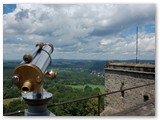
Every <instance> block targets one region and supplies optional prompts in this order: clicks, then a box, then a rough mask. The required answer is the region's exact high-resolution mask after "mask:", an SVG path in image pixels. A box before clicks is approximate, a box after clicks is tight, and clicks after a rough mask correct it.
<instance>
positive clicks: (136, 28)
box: [136, 26, 138, 63]
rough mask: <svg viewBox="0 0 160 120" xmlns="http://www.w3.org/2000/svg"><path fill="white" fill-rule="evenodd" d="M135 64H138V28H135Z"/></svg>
mask: <svg viewBox="0 0 160 120" xmlns="http://www.w3.org/2000/svg"><path fill="white" fill-rule="evenodd" d="M136 63H138V26H137V28H136Z"/></svg>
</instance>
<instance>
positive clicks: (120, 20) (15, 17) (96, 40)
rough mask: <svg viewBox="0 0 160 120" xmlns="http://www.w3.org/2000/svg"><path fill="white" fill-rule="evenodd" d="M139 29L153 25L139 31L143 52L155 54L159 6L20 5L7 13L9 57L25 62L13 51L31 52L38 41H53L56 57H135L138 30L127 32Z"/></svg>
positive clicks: (6, 39) (4, 21)
mask: <svg viewBox="0 0 160 120" xmlns="http://www.w3.org/2000/svg"><path fill="white" fill-rule="evenodd" d="M137 25H138V26H141V28H145V27H146V26H147V25H148V27H152V31H150V33H148V32H147V31H146V29H144V30H143V31H141V32H140V36H141V37H140V41H139V44H140V46H141V47H140V51H155V33H154V31H153V30H154V29H153V28H154V26H155V5H154V4H121V5H118V4H53V5H52V4H17V8H16V9H15V10H14V11H13V12H10V13H8V14H4V15H3V28H4V51H5V52H4V53H5V56H4V59H17V58H21V56H20V54H17V51H13V50H12V49H16V48H17V47H19V48H18V49H19V51H22V52H25V53H26V52H28V51H27V50H32V49H33V47H34V45H35V44H36V43H37V42H50V43H52V44H53V45H54V47H55V52H54V53H53V54H54V55H53V56H54V58H67V59H69V58H71V59H83V58H84V59H112V58H113V59H114V58H121V59H127V58H129V59H130V58H134V57H135V53H134V51H135V32H133V33H134V34H128V35H127V34H126V35H123V34H124V33H127V30H128V29H134V27H136V26H137ZM150 25H151V26H150ZM144 36H145V37H144ZM148 43H149V44H148ZM16 45H17V46H16ZM146 45H147V47H146ZM8 47H9V48H10V49H8ZM26 47H27V48H26ZM10 51H12V54H10V53H11V52H10ZM131 51H132V54H131ZM18 53H19V52H18ZM151 53H152V52H150V54H151ZM14 54H15V55H16V57H15V55H14ZM122 54H123V55H122ZM145 54H147V53H144V55H143V56H142V59H146V58H145ZM127 55H128V56H130V57H128V56H127ZM115 56H117V57H115ZM118 56H121V57H118ZM152 58H153V56H152V55H151V57H149V56H148V57H147V59H152Z"/></svg>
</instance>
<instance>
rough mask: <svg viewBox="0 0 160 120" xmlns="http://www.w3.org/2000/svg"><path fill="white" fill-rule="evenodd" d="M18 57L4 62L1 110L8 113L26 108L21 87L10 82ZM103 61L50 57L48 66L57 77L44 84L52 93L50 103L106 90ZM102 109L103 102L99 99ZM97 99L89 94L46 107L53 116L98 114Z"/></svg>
mask: <svg viewBox="0 0 160 120" xmlns="http://www.w3.org/2000/svg"><path fill="white" fill-rule="evenodd" d="M19 63H20V61H4V63H3V79H4V80H3V112H4V113H9V112H14V111H18V110H23V109H26V108H27V105H26V104H25V103H24V101H23V100H22V99H21V92H20V90H19V89H18V88H17V87H16V86H15V85H13V83H12V79H11V78H12V72H13V70H14V68H15V67H16V66H17V65H18V64H19ZM104 65H105V61H98V60H62V59H57V60H52V64H51V65H50V67H49V68H48V69H51V68H53V69H54V70H55V71H56V72H57V73H58V75H57V78H56V79H54V80H53V81H50V80H47V79H46V80H45V83H44V88H45V89H46V90H47V91H48V92H51V93H52V94H53V99H52V100H51V101H50V103H49V105H51V104H54V103H59V102H64V101H68V100H75V99H78V98H83V97H86V96H91V95H97V94H99V93H104V92H105V85H104V84H105V82H104ZM100 102H101V109H100V110H101V111H102V110H103V104H104V103H103V102H104V100H103V99H101V101H100ZM97 105H98V100H97V98H92V99H89V100H85V101H80V102H77V103H71V104H66V105H62V106H57V107H52V108H49V110H50V111H51V112H53V113H54V114H55V115H56V116H92V115H94V116H95V115H98V109H97Z"/></svg>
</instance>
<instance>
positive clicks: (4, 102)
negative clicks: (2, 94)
mask: <svg viewBox="0 0 160 120" xmlns="http://www.w3.org/2000/svg"><path fill="white" fill-rule="evenodd" d="M19 99H20V98H19V97H17V98H8V99H3V104H4V105H8V104H9V103H10V102H12V101H13V100H19Z"/></svg>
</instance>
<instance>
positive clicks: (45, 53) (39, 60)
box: [32, 44, 53, 72]
mask: <svg viewBox="0 0 160 120" xmlns="http://www.w3.org/2000/svg"><path fill="white" fill-rule="evenodd" d="M52 52H53V46H51V45H50V44H47V45H45V46H43V48H42V50H41V52H40V53H39V54H38V55H37V56H36V58H35V59H34V60H33V61H32V64H35V65H36V66H37V67H39V68H40V69H41V71H42V72H45V70H46V69H47V67H48V66H49V65H50V63H51V56H50V55H51V53H52Z"/></svg>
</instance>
